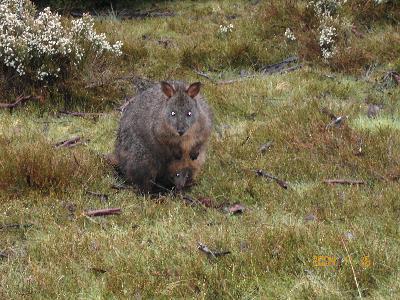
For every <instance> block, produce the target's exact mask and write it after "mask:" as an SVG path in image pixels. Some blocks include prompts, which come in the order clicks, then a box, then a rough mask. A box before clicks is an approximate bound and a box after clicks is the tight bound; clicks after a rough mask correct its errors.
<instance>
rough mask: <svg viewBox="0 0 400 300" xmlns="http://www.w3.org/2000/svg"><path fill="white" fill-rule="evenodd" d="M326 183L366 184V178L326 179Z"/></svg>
mask: <svg viewBox="0 0 400 300" xmlns="http://www.w3.org/2000/svg"><path fill="white" fill-rule="evenodd" d="M324 183H326V184H350V185H353V184H366V182H365V181H364V180H351V179H325V180H324Z"/></svg>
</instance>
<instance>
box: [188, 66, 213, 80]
mask: <svg viewBox="0 0 400 300" xmlns="http://www.w3.org/2000/svg"><path fill="white" fill-rule="evenodd" d="M193 72H195V73H196V74H197V75H199V76H201V77H204V78H207V79H208V80H210V81H212V82H215V80H214V79H212V78H211V77H210V76H209V75H208V74H206V73H204V72H201V71H197V70H196V69H193Z"/></svg>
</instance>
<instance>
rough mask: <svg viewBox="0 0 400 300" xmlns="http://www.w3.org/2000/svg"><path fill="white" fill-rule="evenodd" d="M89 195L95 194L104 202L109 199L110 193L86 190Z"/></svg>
mask: <svg viewBox="0 0 400 300" xmlns="http://www.w3.org/2000/svg"><path fill="white" fill-rule="evenodd" d="M86 194H87V195H90V196H94V197H97V198H99V199H100V200H101V201H103V202H107V201H108V195H107V194H102V193H97V192H92V191H86Z"/></svg>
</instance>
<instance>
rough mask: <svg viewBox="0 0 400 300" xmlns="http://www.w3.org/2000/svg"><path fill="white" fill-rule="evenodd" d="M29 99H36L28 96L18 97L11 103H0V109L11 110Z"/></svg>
mask: <svg viewBox="0 0 400 300" xmlns="http://www.w3.org/2000/svg"><path fill="white" fill-rule="evenodd" d="M31 99H37V97H33V96H32V95H30V96H18V98H17V99H16V100H15V102H13V103H0V108H8V109H10V110H12V109H13V108H15V107H17V106H20V105H22V104H24V103H25V102H27V101H28V100H31Z"/></svg>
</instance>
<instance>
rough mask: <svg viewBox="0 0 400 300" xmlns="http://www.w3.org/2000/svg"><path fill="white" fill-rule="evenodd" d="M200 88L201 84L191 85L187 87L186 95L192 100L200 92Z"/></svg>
mask: <svg viewBox="0 0 400 300" xmlns="http://www.w3.org/2000/svg"><path fill="white" fill-rule="evenodd" d="M200 87H201V83H200V82H195V83H192V84H191V85H189V87H188V88H187V89H186V93H187V94H188V95H189V96H190V97H192V98H194V97H196V96H197V94H198V93H199V92H200Z"/></svg>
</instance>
